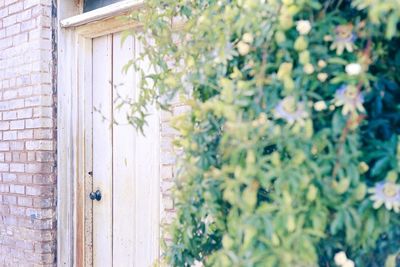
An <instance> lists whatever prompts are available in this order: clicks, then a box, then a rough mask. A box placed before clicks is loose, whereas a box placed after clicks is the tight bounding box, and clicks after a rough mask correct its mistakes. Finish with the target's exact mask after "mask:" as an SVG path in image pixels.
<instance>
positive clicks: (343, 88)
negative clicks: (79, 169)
mask: <svg viewBox="0 0 400 267" xmlns="http://www.w3.org/2000/svg"><path fill="white" fill-rule="evenodd" d="M146 3H147V8H146V10H145V12H140V13H137V14H134V15H132V19H136V20H139V21H140V22H141V23H142V24H143V28H144V31H143V33H142V34H139V35H138V36H139V38H140V39H141V40H142V42H144V43H145V44H146V49H145V51H144V54H143V57H148V58H149V59H150V61H151V63H152V64H153V66H154V67H155V69H157V72H156V74H152V75H149V76H148V77H147V78H148V79H147V81H149V82H147V83H144V84H142V87H143V88H142V94H141V97H140V99H139V102H138V103H137V104H135V106H133V108H132V113H131V114H130V116H131V117H132V118H134V119H133V121H135V122H137V124H138V125H139V126H140V125H143V122H144V116H145V107H146V105H147V104H149V103H152V102H156V103H157V104H159V105H161V106H162V107H163V108H168V106H167V104H166V103H167V101H165V99H166V98H167V99H168V97H169V96H173V95H174V94H182V95H186V96H187V95H190V97H186V100H185V101H186V103H187V104H188V105H190V107H191V111H190V112H188V113H187V114H185V115H182V116H180V117H178V118H176V120H175V126H176V128H177V129H178V130H179V131H180V134H181V138H180V139H179V140H178V141H177V143H178V146H179V147H181V148H182V149H183V151H184V153H183V156H182V160H181V161H180V172H179V174H178V178H177V186H176V188H177V190H176V207H177V218H176V220H175V222H174V224H173V227H172V229H171V230H170V233H171V235H172V244H171V245H169V246H168V249H167V253H166V259H167V260H168V261H169V263H170V264H172V265H173V266H202V265H203V264H204V265H206V266H318V265H319V266H335V264H336V265H338V266H352V265H353V264H354V263H355V265H356V266H383V265H384V264H385V263H386V264H387V266H395V265H396V255H398V253H399V248H400V216H399V209H400V184H399V182H398V173H399V170H400V169H399V163H398V162H399V159H400V143H399V136H398V134H399V130H400V129H399V126H400V113H399V107H400V106H399V104H400V102H399V100H400V90H399V84H400V75H399V73H400V72H399V70H400V68H399V67H400V50H399V47H400V39H399V37H400V34H399V25H398V19H399V15H400V5H399V3H398V0H388V1H373V0H371V1H362V0H357V1H348V0H342V1H317V0H297V1H294V0H281V1H279V0H267V1H262V0H236V1H223V0H220V1H214V0H197V1H183V0H179V1H176V0H164V1H161V0H148V1H147V2H146ZM176 21H178V22H179V21H180V22H181V24H180V26H179V27H177V28H174V22H176ZM138 62H139V61H138ZM138 62H131V63H130V64H131V65H135V67H136V68H139V69H140V64H139V63H138ZM150 81H151V82H150ZM155 88H157V89H155ZM335 255H336V256H335Z"/></svg>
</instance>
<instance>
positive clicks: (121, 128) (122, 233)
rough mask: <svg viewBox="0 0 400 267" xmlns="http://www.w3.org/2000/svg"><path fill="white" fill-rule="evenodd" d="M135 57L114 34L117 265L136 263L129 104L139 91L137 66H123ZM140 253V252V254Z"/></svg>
mask: <svg viewBox="0 0 400 267" xmlns="http://www.w3.org/2000/svg"><path fill="white" fill-rule="evenodd" d="M133 56H134V41H133V38H132V37H128V38H127V39H126V40H125V42H124V43H123V45H122V44H121V33H116V34H114V37H113V81H114V92H113V93H114V96H113V99H114V107H115V108H114V119H115V124H114V126H113V188H114V196H113V211H114V216H113V220H114V222H113V266H134V259H135V253H134V252H135V247H134V240H135V224H134V223H135V167H134V164H135V162H136V160H137V159H136V158H135V135H136V131H135V129H134V127H133V126H132V125H130V124H129V122H128V120H127V112H128V108H129V107H128V106H127V105H126V104H125V105H122V106H120V104H121V101H122V100H127V99H132V98H133V97H134V91H135V89H136V88H135V80H134V78H135V76H134V71H133V68H130V69H129V71H128V72H127V73H123V72H122V69H123V67H124V66H125V64H127V63H128V60H129V59H132V58H133ZM138 256H139V255H138Z"/></svg>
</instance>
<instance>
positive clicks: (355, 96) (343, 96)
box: [335, 85, 365, 116]
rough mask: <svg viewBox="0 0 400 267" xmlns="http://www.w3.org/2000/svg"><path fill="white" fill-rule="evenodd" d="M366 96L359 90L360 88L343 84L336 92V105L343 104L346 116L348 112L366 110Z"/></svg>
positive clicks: (343, 111)
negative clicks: (364, 104)
mask: <svg viewBox="0 0 400 267" xmlns="http://www.w3.org/2000/svg"><path fill="white" fill-rule="evenodd" d="M363 103H364V97H363V95H362V94H361V93H360V92H358V89H357V88H356V87H355V86H353V85H342V86H341V87H340V88H339V89H338V90H336V94H335V105H336V106H337V107H340V106H343V109H342V114H343V116H346V115H347V114H348V113H351V114H354V113H357V110H358V111H360V112H364V111H365V109H364V106H363Z"/></svg>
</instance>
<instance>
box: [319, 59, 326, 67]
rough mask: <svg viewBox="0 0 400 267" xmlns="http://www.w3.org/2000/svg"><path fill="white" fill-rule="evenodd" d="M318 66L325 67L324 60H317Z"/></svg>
mask: <svg viewBox="0 0 400 267" xmlns="http://www.w3.org/2000/svg"><path fill="white" fill-rule="evenodd" d="M318 67H320V68H325V67H326V62H325V60H322V59H320V60H318Z"/></svg>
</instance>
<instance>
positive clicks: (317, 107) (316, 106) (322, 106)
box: [314, 100, 328, 111]
mask: <svg viewBox="0 0 400 267" xmlns="http://www.w3.org/2000/svg"><path fill="white" fill-rule="evenodd" d="M327 108H328V107H327V106H326V103H325V101H322V100H321V101H318V102H315V103H314V109H315V110H316V111H322V110H325V109H327Z"/></svg>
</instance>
